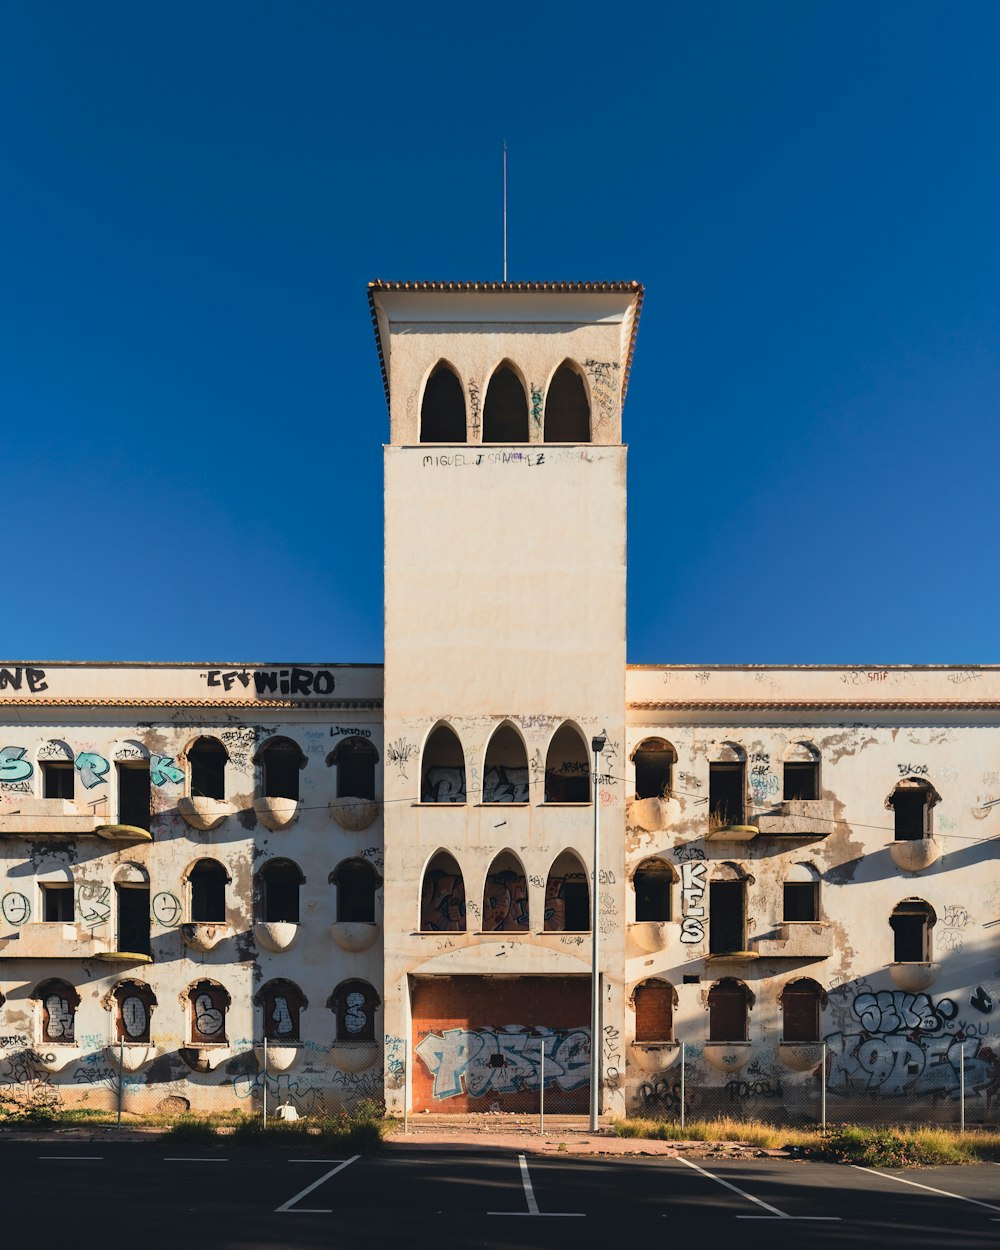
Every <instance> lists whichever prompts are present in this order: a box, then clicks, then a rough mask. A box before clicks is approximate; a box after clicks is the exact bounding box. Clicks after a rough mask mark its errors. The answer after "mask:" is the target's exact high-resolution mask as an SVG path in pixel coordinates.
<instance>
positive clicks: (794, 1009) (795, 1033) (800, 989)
mask: <svg viewBox="0 0 1000 1250" xmlns="http://www.w3.org/2000/svg"><path fill="white" fill-rule="evenodd" d="M822 997H823V991H822V990H821V989H820V987H819V986H818V985H817V984H816V982H815V981H810V980H808V979H807V978H803V979H802V980H800V981H791V982H790V983H789V984H788V985H786V986H785V989H784V991H783V993H782V995H781V1036H782V1040H783V1041H786V1042H818V1041H819V1009H820V1002H821V1000H822Z"/></svg>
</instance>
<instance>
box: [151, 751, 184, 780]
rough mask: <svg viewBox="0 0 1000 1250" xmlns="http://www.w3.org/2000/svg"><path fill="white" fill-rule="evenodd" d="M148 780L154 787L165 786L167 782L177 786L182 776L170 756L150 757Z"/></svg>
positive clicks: (182, 778)
mask: <svg viewBox="0 0 1000 1250" xmlns="http://www.w3.org/2000/svg"><path fill="white" fill-rule="evenodd" d="M149 780H150V781H151V782H152V783H153V785H154V786H165V785H166V784H167V782H168V781H172V782H173V783H174V785H179V784H180V783H181V782H182V781H183V780H184V774H183V773H182V772H181V770H180V769H179V768H177V767H175V765H174V757H173V756H172V755H151V756H150V757H149Z"/></svg>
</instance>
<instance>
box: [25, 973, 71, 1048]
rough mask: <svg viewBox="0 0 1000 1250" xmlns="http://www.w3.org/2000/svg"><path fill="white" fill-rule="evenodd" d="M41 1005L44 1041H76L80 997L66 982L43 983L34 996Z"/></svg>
mask: <svg viewBox="0 0 1000 1250" xmlns="http://www.w3.org/2000/svg"><path fill="white" fill-rule="evenodd" d="M32 998H35V999H37V1000H38V1002H39V1003H40V1004H41V1012H42V1041H43V1042H64V1043H65V1042H73V1041H75V1040H76V1009H77V1007H79V1005H80V995H79V994H78V993H77V992H76V990H75V989H74V988H73V987H72V985H69V984H68V983H67V982H66V981H56V980H52V981H43V982H42V984H41V985H40V986H39V987H38V989H36V990H35V992H34V994H32Z"/></svg>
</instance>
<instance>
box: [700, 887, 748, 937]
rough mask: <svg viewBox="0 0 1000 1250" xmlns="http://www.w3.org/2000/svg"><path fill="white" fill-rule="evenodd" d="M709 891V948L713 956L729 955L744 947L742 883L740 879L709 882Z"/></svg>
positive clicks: (743, 893) (743, 892) (743, 891)
mask: <svg viewBox="0 0 1000 1250" xmlns="http://www.w3.org/2000/svg"><path fill="white" fill-rule="evenodd" d="M708 890H709V895H708V899H709V914H708V929H709V936H708V949H709V953H710V954H712V955H729V954H732V953H733V952H734V951H741V950H743V947H744V935H743V929H744V924H745V918H744V895H745V890H744V884H743V882H742V881H711V882H709V886H708Z"/></svg>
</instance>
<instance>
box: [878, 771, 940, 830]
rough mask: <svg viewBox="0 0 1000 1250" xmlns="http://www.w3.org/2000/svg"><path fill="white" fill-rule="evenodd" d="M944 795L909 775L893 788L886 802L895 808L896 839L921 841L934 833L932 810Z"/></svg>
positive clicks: (889, 806) (922, 780)
mask: <svg viewBox="0 0 1000 1250" xmlns="http://www.w3.org/2000/svg"><path fill="white" fill-rule="evenodd" d="M940 801H941V796H940V795H939V794H938V792H937V791H936V790H935V789H934V787H933V786H932V785H931V784H930V782H929V781H925V780H924V779H923V778H921V777H906V778H904V779H903V780H902V781H901V782H900V783H899V784H898V785H897V786H896V787H895V789H894V790H893V791H892V793H891V794H890V795H889V797H888V798H887V799H886V801H885V805H886V807H888V808H891V809H892V812H893V825H894V833H895V839H896V841H897V842H918V841H919V840H920V839H921V838H929V837H930V836H931V809H932V808H933V807H934V805H935V804H936V803H939V802H940Z"/></svg>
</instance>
